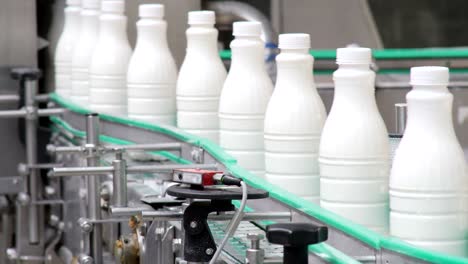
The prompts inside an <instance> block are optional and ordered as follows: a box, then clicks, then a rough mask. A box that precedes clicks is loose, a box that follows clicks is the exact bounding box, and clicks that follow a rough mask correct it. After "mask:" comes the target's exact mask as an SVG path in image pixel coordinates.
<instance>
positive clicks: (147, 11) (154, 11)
mask: <svg viewBox="0 0 468 264" xmlns="http://www.w3.org/2000/svg"><path fill="white" fill-rule="evenodd" d="M138 15H139V16H140V17H141V18H159V19H162V18H163V17H164V5H161V4H142V5H140V6H139V7H138Z"/></svg>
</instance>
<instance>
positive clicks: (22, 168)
mask: <svg viewBox="0 0 468 264" xmlns="http://www.w3.org/2000/svg"><path fill="white" fill-rule="evenodd" d="M17 171H18V174H19V175H20V176H27V175H28V174H29V169H28V166H27V165H26V164H24V163H20V164H18V167H17Z"/></svg>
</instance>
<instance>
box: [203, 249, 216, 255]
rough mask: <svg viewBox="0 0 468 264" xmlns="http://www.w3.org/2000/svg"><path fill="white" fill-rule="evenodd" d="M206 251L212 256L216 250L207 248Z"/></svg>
mask: <svg viewBox="0 0 468 264" xmlns="http://www.w3.org/2000/svg"><path fill="white" fill-rule="evenodd" d="M205 253H206V254H207V255H209V256H211V255H213V253H214V250H213V249H212V248H207V249H206V250H205Z"/></svg>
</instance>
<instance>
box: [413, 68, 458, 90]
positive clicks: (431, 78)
mask: <svg viewBox="0 0 468 264" xmlns="http://www.w3.org/2000/svg"><path fill="white" fill-rule="evenodd" d="M448 83H449V69H448V68H447V67H439V66H424V67H412V68H411V74H410V84H411V85H444V86H446V85H448Z"/></svg>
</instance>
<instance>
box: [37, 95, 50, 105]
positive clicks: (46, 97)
mask: <svg viewBox="0 0 468 264" xmlns="http://www.w3.org/2000/svg"><path fill="white" fill-rule="evenodd" d="M49 100H50V98H49V95H48V94H38V95H36V102H38V103H45V102H48V101H49Z"/></svg>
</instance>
